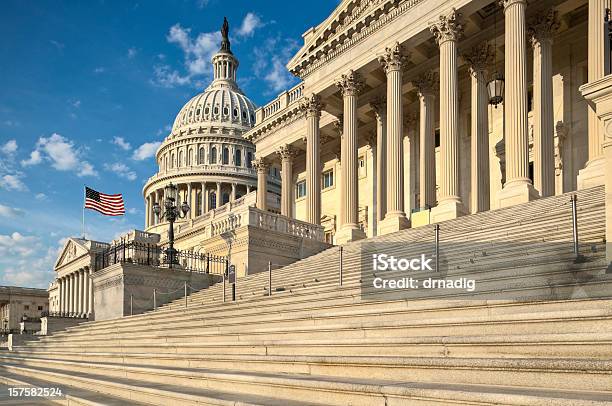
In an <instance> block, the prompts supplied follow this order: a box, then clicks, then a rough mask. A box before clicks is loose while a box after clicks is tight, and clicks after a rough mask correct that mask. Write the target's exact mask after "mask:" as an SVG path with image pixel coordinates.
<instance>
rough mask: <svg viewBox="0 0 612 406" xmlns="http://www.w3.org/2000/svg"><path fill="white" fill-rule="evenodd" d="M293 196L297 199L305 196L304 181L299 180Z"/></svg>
mask: <svg viewBox="0 0 612 406" xmlns="http://www.w3.org/2000/svg"><path fill="white" fill-rule="evenodd" d="M295 189H296V190H295V195H296V196H297V198H298V199H300V198H302V197H304V196H306V181H305V180H301V181H299V182H298V183H297V184H296V185H295Z"/></svg>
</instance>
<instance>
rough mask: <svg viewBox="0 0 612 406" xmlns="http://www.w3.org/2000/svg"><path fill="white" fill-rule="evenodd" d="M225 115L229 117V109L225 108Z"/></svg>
mask: <svg viewBox="0 0 612 406" xmlns="http://www.w3.org/2000/svg"><path fill="white" fill-rule="evenodd" d="M223 115H224V116H229V109H228V108H227V106H226V107H223Z"/></svg>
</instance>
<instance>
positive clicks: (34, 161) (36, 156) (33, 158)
mask: <svg viewBox="0 0 612 406" xmlns="http://www.w3.org/2000/svg"><path fill="white" fill-rule="evenodd" d="M41 162H42V156H41V155H40V151H39V150H37V149H35V150H34V151H32V152H30V158H29V159H25V160H23V161H21V165H22V166H30V165H38V164H39V163H41Z"/></svg>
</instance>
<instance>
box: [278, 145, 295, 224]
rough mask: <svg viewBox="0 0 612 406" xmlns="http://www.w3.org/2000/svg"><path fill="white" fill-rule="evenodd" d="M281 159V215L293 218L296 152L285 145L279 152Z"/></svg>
mask: <svg viewBox="0 0 612 406" xmlns="http://www.w3.org/2000/svg"><path fill="white" fill-rule="evenodd" d="M278 154H279V155H280V157H281V214H282V215H283V216H287V217H293V210H292V208H293V157H294V155H295V151H294V150H293V148H292V147H291V146H290V145H284V146H283V147H281V148H280V149H279V151H278Z"/></svg>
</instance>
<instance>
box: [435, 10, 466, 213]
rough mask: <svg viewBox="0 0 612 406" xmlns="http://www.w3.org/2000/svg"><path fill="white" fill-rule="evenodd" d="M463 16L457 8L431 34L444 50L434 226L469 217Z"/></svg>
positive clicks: (441, 61) (444, 16)
mask: <svg viewBox="0 0 612 406" xmlns="http://www.w3.org/2000/svg"><path fill="white" fill-rule="evenodd" d="M460 20H461V13H458V12H457V11H456V10H455V9H454V8H453V9H451V11H450V13H449V14H448V15H442V16H440V18H439V21H438V22H437V23H435V24H433V25H432V26H431V27H430V30H431V32H432V34H433V35H434V37H435V38H436V41H437V42H438V45H439V46H440V198H439V201H438V206H437V207H435V208H434V209H433V210H432V211H431V220H432V222H434V223H435V222H439V221H443V220H448V219H453V218H456V217H458V216H461V215H462V214H465V208H464V206H463V203H462V202H461V198H460V197H459V128H458V115H459V108H458V106H459V88H458V80H457V40H458V39H459V37H460V36H461V35H462V34H463V26H462V24H461V22H460Z"/></svg>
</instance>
